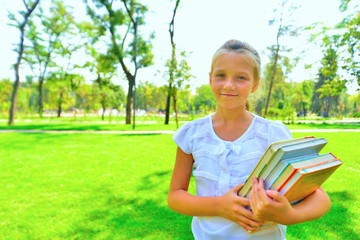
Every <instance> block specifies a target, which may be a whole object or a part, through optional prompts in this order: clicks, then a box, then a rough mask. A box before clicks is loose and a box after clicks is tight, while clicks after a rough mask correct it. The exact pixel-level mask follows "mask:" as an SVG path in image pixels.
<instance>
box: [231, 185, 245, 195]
mask: <svg viewBox="0 0 360 240" xmlns="http://www.w3.org/2000/svg"><path fill="white" fill-rule="evenodd" d="M243 185H244V183H241V184H239V185H237V186H235V187H233V188H232V189H231V190H232V191H233V192H235V193H236V194H237V193H238V192H239V190H240V189H241V187H242V186H243Z"/></svg>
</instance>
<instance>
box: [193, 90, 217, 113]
mask: <svg viewBox="0 0 360 240" xmlns="http://www.w3.org/2000/svg"><path fill="white" fill-rule="evenodd" d="M193 106H194V107H195V111H197V112H201V113H209V112H210V111H215V109H216V101H215V99H214V97H213V95H212V90H211V87H210V85H209V84H206V85H202V86H200V87H198V88H196V95H195V96H194V98H193Z"/></svg>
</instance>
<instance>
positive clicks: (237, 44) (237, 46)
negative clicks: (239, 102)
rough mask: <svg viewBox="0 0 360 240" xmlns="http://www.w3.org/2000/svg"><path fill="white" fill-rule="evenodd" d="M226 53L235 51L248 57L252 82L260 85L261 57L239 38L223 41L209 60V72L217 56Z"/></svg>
mask: <svg viewBox="0 0 360 240" xmlns="http://www.w3.org/2000/svg"><path fill="white" fill-rule="evenodd" d="M227 53H235V54H240V55H243V56H245V57H247V58H248V60H249V61H250V62H251V63H252V65H253V66H254V69H253V72H254V81H255V82H254V84H257V85H260V81H259V79H260V72H261V59H260V55H259V53H258V52H257V51H256V50H255V48H253V47H252V46H250V44H248V43H246V42H242V41H239V40H235V39H232V40H229V41H227V42H225V43H224V44H223V45H222V46H221V47H220V48H219V49H218V50H217V51H216V52H215V54H214V56H213V58H212V62H211V73H212V72H213V70H214V64H215V60H216V59H217V57H219V56H220V55H222V54H227ZM246 109H248V110H249V103H248V102H247V103H246Z"/></svg>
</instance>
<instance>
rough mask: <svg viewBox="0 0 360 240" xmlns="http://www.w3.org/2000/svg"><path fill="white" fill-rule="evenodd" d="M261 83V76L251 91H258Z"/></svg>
mask: <svg viewBox="0 0 360 240" xmlns="http://www.w3.org/2000/svg"><path fill="white" fill-rule="evenodd" d="M259 83H260V77H259V78H258V79H257V81H256V83H255V84H254V86H253V87H252V89H251V93H254V92H255V91H256V89H257V88H258V87H259Z"/></svg>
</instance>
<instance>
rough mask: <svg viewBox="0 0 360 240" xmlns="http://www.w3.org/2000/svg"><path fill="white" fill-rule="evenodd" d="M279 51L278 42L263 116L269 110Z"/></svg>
mask: <svg viewBox="0 0 360 240" xmlns="http://www.w3.org/2000/svg"><path fill="white" fill-rule="evenodd" d="M279 49H280V45H279V42H278V43H277V47H276V52H275V59H274V65H273V69H272V73H271V77H270V86H269V92H268V95H267V98H266V104H265V112H264V116H266V115H267V111H268V108H269V103H270V96H271V90H272V87H273V85H274V80H275V75H276V66H277V61H278V58H279Z"/></svg>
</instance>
